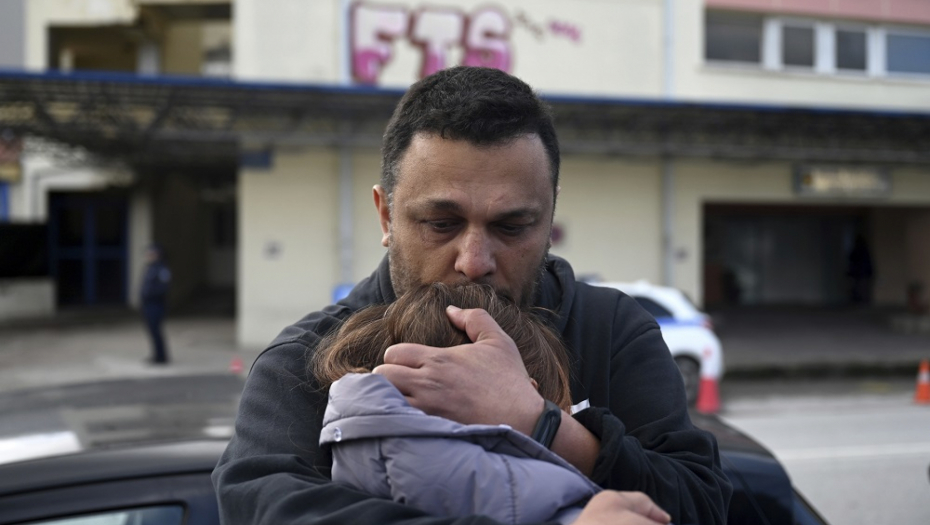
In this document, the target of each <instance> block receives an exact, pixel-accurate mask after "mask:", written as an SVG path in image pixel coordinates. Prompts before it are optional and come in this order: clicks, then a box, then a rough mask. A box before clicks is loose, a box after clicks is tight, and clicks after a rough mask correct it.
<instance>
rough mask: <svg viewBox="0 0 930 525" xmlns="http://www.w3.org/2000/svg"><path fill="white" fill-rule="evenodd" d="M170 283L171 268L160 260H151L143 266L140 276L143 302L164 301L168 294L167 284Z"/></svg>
mask: <svg viewBox="0 0 930 525" xmlns="http://www.w3.org/2000/svg"><path fill="white" fill-rule="evenodd" d="M170 284H171V270H169V269H168V267H167V266H165V264H164V263H163V262H161V261H153V262H150V263H149V264H148V266H146V267H145V275H143V276H142V290H141V292H140V295H141V296H142V302H143V303H164V302H165V296H167V295H168V285H170Z"/></svg>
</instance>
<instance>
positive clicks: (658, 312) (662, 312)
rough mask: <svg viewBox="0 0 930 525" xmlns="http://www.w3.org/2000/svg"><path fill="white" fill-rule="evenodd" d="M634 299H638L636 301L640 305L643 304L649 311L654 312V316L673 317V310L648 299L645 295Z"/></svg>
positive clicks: (657, 317) (658, 317)
mask: <svg viewBox="0 0 930 525" xmlns="http://www.w3.org/2000/svg"><path fill="white" fill-rule="evenodd" d="M633 299H636V302H637V303H639V305H640V306H642V307H643V308H644V309H645V310H646V311H647V312H649V313H650V314H652V316H653V317H655V318H656V319H660V318H663V317H672V312H669V311H668V310H666V309H665V307H663V306H662V305H660V304H659V303H657V302H655V301H653V300H652V299H647V298H645V297H634V298H633Z"/></svg>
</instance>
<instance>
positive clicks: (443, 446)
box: [311, 283, 600, 523]
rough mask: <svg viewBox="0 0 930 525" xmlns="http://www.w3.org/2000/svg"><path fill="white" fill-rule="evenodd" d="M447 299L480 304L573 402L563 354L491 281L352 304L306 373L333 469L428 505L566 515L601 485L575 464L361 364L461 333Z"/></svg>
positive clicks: (514, 516) (461, 338) (536, 371)
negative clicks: (315, 392) (320, 399)
mask: <svg viewBox="0 0 930 525" xmlns="http://www.w3.org/2000/svg"><path fill="white" fill-rule="evenodd" d="M450 304H451V305H455V306H458V307H459V308H463V309H471V308H482V309H484V310H486V311H487V312H488V313H489V314H490V315H491V316H492V317H493V318H494V320H495V321H496V322H497V323H498V325H500V327H501V328H502V329H503V330H504V331H505V332H506V333H507V334H508V335H509V336H510V337H511V338H512V339H513V340H514V343H515V344H516V346H517V348H518V349H519V350H520V354H521V356H522V358H523V362H524V366H525V367H526V369H527V373H528V377H527V380H528V381H532V382H533V383H534V385H535V386H536V387H537V389H538V390H539V393H540V395H542V396H543V397H544V398H545V399H548V400H550V401H552V402H554V403H555V404H557V405H558V406H559V407H560V408H562V410H566V411H567V410H569V409H570V405H571V398H570V393H569V384H568V372H567V371H568V362H567V353H566V351H565V349H564V347H563V345H562V343H561V340H560V339H559V337H558V335H556V334H555V332H553V331H552V330H551V329H549V328H548V327H547V326H546V325H545V324H544V323H543V322H542V321H541V320H540V319H539V318H538V317H536V316H535V315H533V314H532V313H530V312H527V311H524V310H521V309H520V308H518V307H517V306H516V305H514V304H513V303H512V302H510V301H508V300H506V299H504V298H501V297H498V296H497V295H496V294H495V293H494V290H493V289H492V288H491V287H489V286H485V285H477V284H467V285H461V286H447V285H443V284H439V283H437V284H432V285H429V286H424V287H421V288H418V289H416V290H412V291H411V292H409V293H407V294H405V295H404V296H402V297H401V298H399V299H398V300H397V301H396V302H394V303H393V304H390V305H378V306H372V307H369V308H366V309H365V310H362V311H359V312H357V313H356V314H355V315H353V316H352V317H350V318H349V319H347V320H346V322H345V323H344V324H343V325H342V327H341V328H340V329H339V330H338V331H337V332H335V333H333V334H331V335H329V336H328V337H327V338H326V339H324V340H323V341H322V342H321V343H320V345H319V347H318V352H317V354H316V355H315V357H314V359H312V361H311V373H312V374H313V375H314V376H315V377H316V378H317V380H318V381H319V383H320V384H321V386H322V387H323V388H327V387H328V388H329V404H328V405H327V408H326V413H325V415H324V420H323V425H324V427H323V430H322V432H321V438H320V444H321V445H323V446H328V447H331V449H332V454H333V468H332V477H333V480H334V481H337V482H340V483H345V484H348V485H351V486H353V487H355V488H357V489H359V490H362V491H365V492H367V493H370V494H373V495H376V496H380V497H384V498H390V499H393V500H395V501H398V502H402V503H405V504H407V505H410V506H413V507H416V508H419V509H420V510H423V511H426V512H428V513H431V514H434V515H442V516H469V515H476V514H481V515H486V516H491V517H492V518H494V519H496V520H498V521H501V522H503V523H524V522H539V521H546V520H556V521H559V522H561V523H571V522H572V521H574V519H575V518H576V517H577V516H578V514H579V513H580V512H581V508H582V507H583V505H584V503H585V502H586V501H587V500H588V499H590V498H591V496H593V495H594V494H596V493H597V492H598V491H599V490H600V489H599V488H598V487H597V485H595V484H594V483H592V482H591V481H590V480H588V479H587V478H586V477H585V476H584V475H583V474H581V473H580V472H579V471H577V470H576V469H575V468H574V467H573V466H571V465H570V464H568V463H567V462H566V461H564V460H563V459H562V458H560V457H559V456H557V455H556V454H554V453H552V452H551V451H549V450H548V449H547V448H546V447H544V446H542V445H540V444H539V443H537V442H535V441H534V440H533V439H531V438H530V437H528V436H525V435H524V434H522V433H520V432H517V431H515V430H513V429H511V428H510V427H508V426H506V425H498V426H496V425H463V424H460V423H456V422H454V421H451V420H448V419H444V418H440V417H435V416H430V415H427V414H426V413H424V412H423V411H421V410H418V409H416V408H413V407H412V406H410V405H409V403H407V401H406V400H405V399H404V396H403V395H402V394H401V393H400V392H399V391H398V390H397V389H396V388H394V386H393V385H392V384H391V383H390V382H388V381H387V379H385V378H384V377H383V376H380V375H378V374H370V373H367V372H370V371H371V370H372V369H373V368H374V367H376V366H377V365H379V364H381V363H382V362H383V359H384V352H385V350H386V349H387V348H388V347H389V346H391V345H393V344H396V343H401V342H404V343H419V344H424V345H428V346H434V347H450V346H456V345H460V344H466V343H469V342H470V341H469V340H468V337H467V336H466V335H465V333H463V332H462V331H460V330H458V329H457V328H455V326H453V325H452V323H451V322H450V321H449V319H448V317H447V316H446V313H445V309H446V307H447V306H448V305H450Z"/></svg>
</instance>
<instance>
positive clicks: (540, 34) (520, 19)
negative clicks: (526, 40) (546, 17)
mask: <svg viewBox="0 0 930 525" xmlns="http://www.w3.org/2000/svg"><path fill="white" fill-rule="evenodd" d="M514 21H515V22H516V23H517V25H518V26H519V27H522V28H524V29H526V30H527V31H529V32H530V33H531V34H532V35H533V36H535V37H536V40H542V39H543V38H545V36H546V30H545V29H544V28H543V26H541V25H540V24H537V23H535V22H533V21H532V20H530V17H529V16H527V15H526V13H524V12H523V11H518V12H517V16H516V18H514Z"/></svg>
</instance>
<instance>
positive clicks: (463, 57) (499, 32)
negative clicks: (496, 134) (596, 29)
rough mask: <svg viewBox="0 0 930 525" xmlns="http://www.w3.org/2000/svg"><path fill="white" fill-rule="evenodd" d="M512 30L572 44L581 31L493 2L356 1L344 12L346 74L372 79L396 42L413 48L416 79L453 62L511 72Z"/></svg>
mask: <svg viewBox="0 0 930 525" xmlns="http://www.w3.org/2000/svg"><path fill="white" fill-rule="evenodd" d="M515 29H517V30H526V31H527V32H529V33H530V34H532V35H533V36H534V37H535V38H536V39H537V40H538V39H542V38H543V37H544V36H545V35H551V36H554V37H559V38H565V39H568V40H571V41H572V42H574V43H578V42H579V41H580V40H581V30H580V29H579V28H578V26H576V25H574V24H571V23H569V22H566V21H563V20H549V21H548V22H543V23H540V22H537V21H534V20H533V18H532V17H531V16H530V15H528V14H527V13H525V12H522V11H520V12H518V13H516V15H515V16H511V15H510V14H508V13H507V12H506V11H504V10H503V9H501V8H498V7H494V6H482V7H477V8H475V9H474V10H472V11H470V12H466V11H463V10H461V9H458V8H455V7H447V6H439V5H435V4H429V5H424V6H420V7H416V8H411V7H405V6H402V5H397V4H381V3H373V2H357V3H355V4H353V5H352V8H351V13H350V56H351V71H352V78H353V79H354V80H355V82H358V83H361V84H369V85H374V84H377V83H378V80H379V78H380V76H381V73H382V72H383V71H384V69H385V67H386V66H387V64H388V63H389V62H391V60H392V58H394V56H395V53H396V52H397V46H398V45H400V44H402V43H407V44H409V45H412V46H414V47H416V48H417V49H418V52H419V54H420V61H419V62H420V65H419V71H416V75H417V77H418V78H423V77H425V76H428V75H430V74H432V73H435V72H436V71H439V70H441V69H445V68H447V67H450V66H454V65H459V64H461V65H467V66H481V67H492V68H496V69H500V70H502V71H506V72H508V73H511V72H512V69H513V63H514V44H513V39H512V38H511V36H512V33H513V31H514V30H515Z"/></svg>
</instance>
